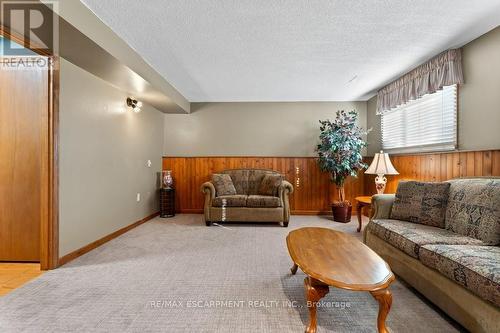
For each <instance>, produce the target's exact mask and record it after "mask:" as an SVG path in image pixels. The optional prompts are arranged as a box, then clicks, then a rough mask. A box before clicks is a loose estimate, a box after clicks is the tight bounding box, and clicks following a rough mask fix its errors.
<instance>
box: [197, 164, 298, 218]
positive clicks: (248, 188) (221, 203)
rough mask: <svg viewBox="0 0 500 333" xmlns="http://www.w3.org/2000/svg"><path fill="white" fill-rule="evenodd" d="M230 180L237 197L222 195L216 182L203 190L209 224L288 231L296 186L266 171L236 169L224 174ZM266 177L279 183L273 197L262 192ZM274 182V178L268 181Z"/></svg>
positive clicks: (210, 183)
mask: <svg viewBox="0 0 500 333" xmlns="http://www.w3.org/2000/svg"><path fill="white" fill-rule="evenodd" d="M220 174H226V175H229V176H230V180H231V181H232V184H230V185H234V189H235V190H236V193H235V194H233V195H220V193H217V191H216V186H214V181H213V180H212V181H209V182H206V183H204V184H203V185H202V186H201V191H202V192H203V193H204V194H205V205H204V213H205V223H206V225H207V226H210V225H211V223H212V222H225V221H228V222H279V223H281V224H282V225H283V226H284V227H287V226H288V221H289V220H290V204H289V198H288V196H289V194H290V193H292V192H293V186H292V184H290V183H289V182H287V181H286V180H284V179H283V177H282V176H281V174H280V173H278V172H276V171H272V170H265V169H232V170H225V171H222V172H220ZM266 175H270V176H271V177H274V178H275V179H277V182H276V188H275V190H273V193H272V194H271V195H262V193H260V192H259V190H260V187H261V184H262V182H263V180H264V177H265V176H266ZM267 178H270V177H267Z"/></svg>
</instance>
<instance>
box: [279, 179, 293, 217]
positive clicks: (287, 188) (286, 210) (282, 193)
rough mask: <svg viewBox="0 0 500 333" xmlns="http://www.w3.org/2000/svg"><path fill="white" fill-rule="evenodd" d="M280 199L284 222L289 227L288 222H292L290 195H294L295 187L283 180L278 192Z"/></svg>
mask: <svg viewBox="0 0 500 333" xmlns="http://www.w3.org/2000/svg"><path fill="white" fill-rule="evenodd" d="M278 192H279V193H278V194H279V197H280V199H281V202H282V204H283V222H284V223H285V224H286V225H288V221H290V201H289V195H290V193H293V185H292V184H290V183H289V182H288V181H286V180H283V181H282V182H281V184H280V187H279V190H278Z"/></svg>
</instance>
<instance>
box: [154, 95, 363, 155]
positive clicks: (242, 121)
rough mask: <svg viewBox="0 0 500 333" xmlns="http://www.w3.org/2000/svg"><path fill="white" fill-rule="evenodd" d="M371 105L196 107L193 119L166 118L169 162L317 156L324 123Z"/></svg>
mask: <svg viewBox="0 0 500 333" xmlns="http://www.w3.org/2000/svg"><path fill="white" fill-rule="evenodd" d="M340 109H343V110H346V111H348V110H356V111H358V113H359V115H360V117H359V123H360V125H361V126H363V127H364V128H366V102H283V103H281V102H273V103H267V102H263V103H255V102H248V103H245V102H239V103H193V104H192V105H191V114H165V115H164V121H165V136H164V140H165V141H164V146H163V147H164V148H163V154H164V155H165V156H297V157H305V156H316V153H315V151H314V149H315V147H316V144H317V142H318V136H319V120H320V119H321V120H324V119H333V118H334V117H335V113H336V111H337V110H340Z"/></svg>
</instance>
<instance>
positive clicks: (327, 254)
mask: <svg viewBox="0 0 500 333" xmlns="http://www.w3.org/2000/svg"><path fill="white" fill-rule="evenodd" d="M286 243H287V246H288V252H289V253H290V257H291V258H292V260H293V262H294V265H293V267H292V269H291V271H292V274H295V273H296V272H297V268H298V267H300V269H301V270H302V271H303V272H304V273H305V274H306V275H307V277H306V278H305V279H304V285H305V290H306V298H307V306H308V308H309V325H308V326H307V327H306V332H307V333H314V332H316V325H317V322H316V307H317V304H318V301H319V300H320V299H321V298H322V297H324V296H325V295H326V294H328V286H332V287H337V288H341V289H347V290H355V291H368V292H370V293H371V295H372V296H373V297H374V298H375V299H376V300H377V301H378V304H379V311H378V319H377V327H378V331H379V332H382V333H386V332H388V331H387V328H386V326H385V319H386V317H387V315H388V313H389V310H390V308H391V304H392V294H391V292H390V291H389V289H388V287H389V285H390V284H391V283H392V282H393V281H394V280H395V277H394V274H393V273H392V271H391V269H390V267H389V265H387V263H386V262H385V261H384V260H382V258H380V257H379V256H378V255H377V254H376V253H375V252H374V251H373V250H372V249H370V248H369V247H368V246H366V245H365V244H363V243H361V242H360V241H359V240H357V239H356V238H354V237H352V236H349V235H347V234H345V233H342V232H339V231H335V230H332V229H327V228H301V229H297V230H294V231H292V232H290V233H289V234H288V236H287V238H286Z"/></svg>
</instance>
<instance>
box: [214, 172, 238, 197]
mask: <svg viewBox="0 0 500 333" xmlns="http://www.w3.org/2000/svg"><path fill="white" fill-rule="evenodd" d="M212 183H213V184H214V187H215V193H216V196H221V195H235V194H236V188H235V187H234V185H233V181H232V180H231V177H229V175H226V174H223V173H214V174H213V175H212Z"/></svg>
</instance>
